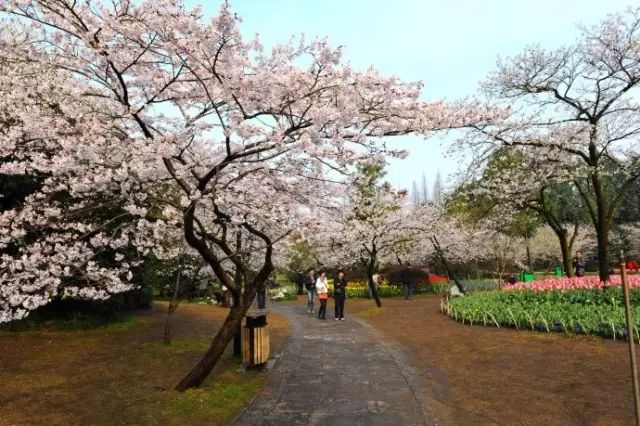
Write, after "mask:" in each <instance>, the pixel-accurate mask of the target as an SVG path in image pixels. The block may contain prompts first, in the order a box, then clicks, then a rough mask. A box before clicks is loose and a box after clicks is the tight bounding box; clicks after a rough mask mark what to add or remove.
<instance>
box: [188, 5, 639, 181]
mask: <svg viewBox="0 0 640 426" xmlns="http://www.w3.org/2000/svg"><path fill="white" fill-rule="evenodd" d="M186 3H187V5H188V6H193V5H196V4H200V5H202V7H203V10H204V12H205V13H206V14H207V15H211V14H215V13H216V12H217V11H218V9H219V6H220V4H221V0H209V1H206V2H205V1H203V0H186ZM230 3H231V5H232V7H233V10H234V11H235V12H236V13H237V14H238V15H240V16H241V17H242V19H243V22H242V24H241V31H242V32H243V34H244V35H245V36H247V37H252V36H254V35H255V34H256V33H257V34H259V35H260V38H261V40H262V42H263V44H264V45H265V47H267V48H268V47H269V46H272V45H274V44H277V43H284V42H286V41H288V40H289V39H290V37H291V36H293V35H296V36H297V35H300V34H305V36H306V37H307V38H313V37H328V39H329V41H330V43H331V44H332V45H333V46H340V45H342V46H344V58H345V59H346V60H349V61H351V63H352V64H353V66H354V67H356V68H360V69H366V68H368V67H370V66H373V67H375V68H376V69H378V70H380V71H381V72H383V73H384V74H387V75H390V74H393V75H397V76H399V77H400V78H402V79H403V80H405V81H415V80H421V81H422V82H423V83H424V85H425V87H424V94H423V96H424V98H425V100H435V99H443V98H444V99H448V100H454V99H457V98H461V97H465V96H469V95H473V94H474V93H475V92H476V90H477V88H478V83H479V82H480V81H482V80H483V79H484V78H486V76H487V75H488V74H489V73H490V72H491V71H493V70H494V69H495V63H496V59H497V57H498V56H502V57H507V56H510V55H514V54H517V53H519V52H520V51H522V49H523V48H524V47H525V46H527V45H530V44H539V45H541V46H543V47H545V48H550V49H553V48H556V47H559V46H561V45H563V44H568V43H571V42H572V41H574V40H575V38H576V37H577V35H578V29H577V24H579V23H580V24H586V25H592V24H595V23H597V22H598V21H600V20H601V19H602V18H604V17H605V16H606V15H608V14H610V13H615V12H621V11H623V10H624V9H625V8H627V7H628V6H630V5H633V4H634V2H633V0H607V1H603V0H449V1H443V0H437V1H436V0H395V1H389V0H325V1H321V0H235V1H230ZM392 141H393V143H394V146H396V147H398V148H402V149H406V150H408V151H409V152H410V154H409V157H408V158H406V159H404V160H392V161H391V164H390V166H389V168H388V170H389V174H388V176H387V178H388V180H389V181H390V182H391V183H392V184H394V185H395V186H397V187H400V188H407V189H410V188H411V183H412V181H413V180H416V181H420V179H421V176H422V173H423V172H424V173H425V174H426V176H427V180H428V182H429V185H430V186H431V185H432V184H433V181H434V179H435V175H436V173H437V171H438V170H440V172H441V173H442V176H443V178H444V181H445V185H446V183H447V181H448V177H450V176H453V175H454V174H455V173H456V172H457V171H458V170H459V169H460V168H461V167H465V164H464V162H463V161H461V159H459V158H446V157H445V154H444V153H445V151H446V147H447V145H448V144H449V142H448V141H447V140H442V138H432V139H429V140H424V139H423V138H422V137H414V136H404V137H401V138H393V139H392Z"/></svg>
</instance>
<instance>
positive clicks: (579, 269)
mask: <svg viewBox="0 0 640 426" xmlns="http://www.w3.org/2000/svg"><path fill="white" fill-rule="evenodd" d="M584 269H585V268H584V258H583V257H582V253H580V252H579V251H577V252H576V257H574V258H573V270H574V275H575V276H576V277H584Z"/></svg>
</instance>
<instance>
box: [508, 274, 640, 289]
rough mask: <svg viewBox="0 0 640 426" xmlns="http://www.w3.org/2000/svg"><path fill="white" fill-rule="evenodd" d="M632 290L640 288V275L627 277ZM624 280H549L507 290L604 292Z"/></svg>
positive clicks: (613, 276) (586, 278) (515, 286)
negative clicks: (603, 290)
mask: <svg viewBox="0 0 640 426" xmlns="http://www.w3.org/2000/svg"><path fill="white" fill-rule="evenodd" d="M627 280H628V282H629V287H630V288H637V287H640V275H630V276H628V277H627ZM621 285H622V278H621V277H620V275H612V276H611V277H609V281H607V282H602V281H600V278H599V277H598V276H597V275H590V276H586V277H580V278H578V277H573V278H547V279H544V280H536V281H531V282H528V283H525V282H518V283H516V284H514V285H512V286H506V287H505V290H511V291H513V290H532V291H535V292H541V291H553V290H560V291H568V290H591V289H596V290H602V289H604V288H606V287H620V286H621Z"/></svg>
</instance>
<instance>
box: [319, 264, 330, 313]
mask: <svg viewBox="0 0 640 426" xmlns="http://www.w3.org/2000/svg"><path fill="white" fill-rule="evenodd" d="M316 293H318V300H319V301H320V309H318V319H323V320H326V319H327V299H328V298H329V285H328V283H327V276H326V275H325V273H324V271H320V272H319V273H318V279H317V280H316Z"/></svg>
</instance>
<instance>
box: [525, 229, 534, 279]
mask: <svg viewBox="0 0 640 426" xmlns="http://www.w3.org/2000/svg"><path fill="white" fill-rule="evenodd" d="M525 247H526V249H527V268H528V269H529V272H533V262H532V260H531V240H530V238H529V233H528V232H527V236H526V237H525Z"/></svg>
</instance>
